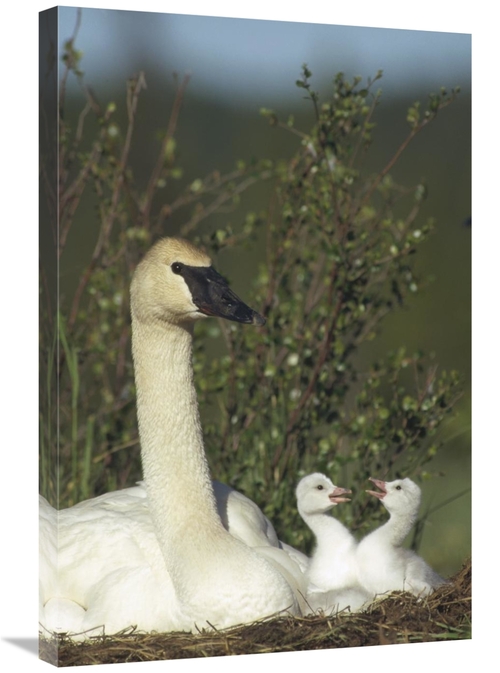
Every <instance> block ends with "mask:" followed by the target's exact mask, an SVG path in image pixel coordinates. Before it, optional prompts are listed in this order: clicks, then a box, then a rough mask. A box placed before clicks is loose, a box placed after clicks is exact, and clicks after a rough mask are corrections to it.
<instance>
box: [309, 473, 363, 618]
mask: <svg viewBox="0 0 500 673" xmlns="http://www.w3.org/2000/svg"><path fill="white" fill-rule="evenodd" d="M350 493H351V491H350V490H349V489H346V488H341V487H339V486H335V485H334V484H333V483H332V481H331V479H329V478H328V477H327V476H326V475H324V474H321V473H319V472H315V473H313V474H309V475H307V476H306V477H303V478H302V479H301V480H300V481H299V483H298V485H297V489H296V496H297V509H298V511H299V514H300V516H301V517H302V519H303V520H304V522H305V523H306V524H307V525H308V526H309V528H310V529H311V530H312V532H313V533H314V536H315V540H316V544H315V548H314V552H313V555H312V557H311V560H310V562H309V568H308V571H307V579H308V582H309V585H308V591H307V600H308V603H309V605H310V607H311V609H312V610H313V611H316V610H318V609H319V608H321V610H323V612H331V611H333V610H335V611H339V610H344V609H345V608H347V607H349V608H350V610H351V611H354V610H359V609H360V608H361V607H362V606H363V605H364V604H365V603H366V602H367V601H368V599H369V598H370V597H369V595H368V593H367V592H366V591H364V590H363V588H362V587H361V586H360V585H359V583H358V580H357V573H356V547H357V542H356V539H355V538H354V536H353V535H352V533H351V532H350V531H349V530H348V529H347V528H346V526H344V524H342V523H341V522H340V521H338V520H337V519H336V518H335V517H333V516H331V514H330V513H329V512H330V510H332V509H333V508H334V507H337V505H338V504H339V503H342V502H348V501H349V498H347V497H345V496H346V495H348V494H350Z"/></svg>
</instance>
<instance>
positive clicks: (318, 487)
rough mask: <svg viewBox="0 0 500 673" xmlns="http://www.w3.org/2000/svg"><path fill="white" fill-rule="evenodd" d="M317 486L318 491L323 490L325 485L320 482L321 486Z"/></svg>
mask: <svg viewBox="0 0 500 673" xmlns="http://www.w3.org/2000/svg"><path fill="white" fill-rule="evenodd" d="M316 488H317V489H318V491H322V490H323V488H324V487H323V486H322V485H321V484H319V486H316Z"/></svg>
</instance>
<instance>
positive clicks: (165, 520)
mask: <svg viewBox="0 0 500 673" xmlns="http://www.w3.org/2000/svg"><path fill="white" fill-rule="evenodd" d="M131 313H132V355H133V360H134V371H135V379H136V389H137V414H138V421H139V435H140V440H141V457H142V464H143V473H144V483H143V484H139V485H137V486H135V487H132V488H128V489H124V490H123V491H117V492H115V493H111V494H105V495H103V496H99V497H97V498H94V499H92V500H90V501H86V502H82V503H79V504H78V505H75V506H74V507H71V508H69V509H66V510H62V511H59V512H56V511H55V510H53V508H51V507H50V505H48V503H47V502H46V501H44V500H43V499H41V505H40V528H41V537H40V555H41V571H40V580H41V589H40V604H41V608H40V621H41V624H42V626H44V627H45V628H46V629H48V630H49V631H58V632H69V633H72V634H78V633H81V632H85V633H86V634H92V633H94V632H95V630H96V629H100V631H101V632H102V630H104V632H105V633H108V634H109V633H115V632H117V631H120V630H121V629H124V628H127V627H129V626H131V625H134V626H136V627H137V628H138V629H139V630H145V631H171V630H195V629H197V628H203V627H206V626H207V624H208V623H209V624H211V625H213V626H215V627H217V628H225V627H228V626H233V625H235V624H240V623H245V622H248V621H254V620H256V619H260V618H264V617H268V616H270V615H272V614H276V613H280V612H284V611H288V612H290V613H291V614H296V615H299V614H301V612H302V607H301V606H303V605H304V598H303V596H304V595H305V586H306V585H305V579H304V575H303V572H302V570H301V569H300V567H299V564H298V563H297V559H295V560H294V559H293V555H292V554H290V553H289V551H287V549H286V548H283V546H282V545H281V544H280V543H279V540H278V538H277V536H276V532H275V531H274V528H273V527H272V524H271V523H270V522H269V520H268V519H266V517H264V515H263V514H262V512H261V511H260V510H259V509H258V508H257V506H256V505H255V504H254V503H252V502H251V501H250V500H249V499H248V498H246V497H245V496H243V495H242V494H238V493H237V492H236V491H233V490H232V489H229V487H225V486H224V485H222V484H215V486H214V485H213V484H212V480H211V478H210V475H209V469H208V464H207V460H206V456H205V451H204V446H203V439H202V431H201V424H200V419H199V412H198V403H197V398H196V391H195V388H194V382H193V369H192V363H191V357H192V330H193V324H194V321H195V320H197V319H203V318H204V317H206V316H207V315H217V316H219V317H223V318H226V319H229V320H233V321H237V322H242V323H248V324H257V325H261V324H263V322H264V319H263V318H262V317H261V316H259V314H257V313H256V312H255V311H253V310H252V309H250V308H249V307H248V306H246V305H245V304H244V303H243V302H241V300H240V299H239V298H238V297H237V296H236V295H235V294H234V293H233V292H232V291H231V290H230V288H229V287H228V285H227V283H226V282H225V281H224V279H223V278H222V277H221V276H219V274H217V272H216V271H215V270H214V269H213V267H212V266H211V261H210V259H209V258H208V257H207V256H206V255H205V254H204V253H202V252H201V251H200V250H198V249H197V248H195V247H194V246H192V245H190V244H189V243H187V242H186V241H182V240H179V239H173V238H166V239H163V240H161V241H160V242H158V243H157V244H156V245H155V246H154V247H153V248H152V249H151V250H150V251H149V252H148V254H147V255H146V256H145V258H144V259H143V260H142V262H141V263H140V264H139V265H138V267H137V269H136V271H135V274H134V277H133V280H132V285H131ZM214 489H215V490H214ZM228 529H229V530H230V531H231V532H232V533H233V534H231V533H230V532H228ZM231 529H232V530H231ZM297 554H299V552H297ZM56 569H57V570H56Z"/></svg>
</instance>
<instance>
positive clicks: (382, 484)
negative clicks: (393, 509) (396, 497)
mask: <svg viewBox="0 0 500 673" xmlns="http://www.w3.org/2000/svg"><path fill="white" fill-rule="evenodd" d="M368 479H369V480H370V481H371V482H372V483H374V484H375V486H376V487H377V488H379V489H380V491H381V492H380V491H366V492H367V493H369V494H370V495H374V496H375V497H376V498H378V499H379V500H383V499H384V498H385V496H386V495H387V490H386V488H385V481H382V480H381V479H373V478H372V477H368Z"/></svg>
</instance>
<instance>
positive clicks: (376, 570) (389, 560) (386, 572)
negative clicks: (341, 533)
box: [356, 478, 446, 597]
mask: <svg viewBox="0 0 500 673" xmlns="http://www.w3.org/2000/svg"><path fill="white" fill-rule="evenodd" d="M370 481H372V482H373V483H374V484H375V486H376V487H377V488H378V489H380V490H379V491H367V493H370V494H371V495H373V496H375V497H376V498H378V499H379V500H380V501H381V502H382V504H383V505H384V507H385V508H386V509H387V511H388V512H389V514H390V517H389V520H388V521H387V522H386V523H385V524H383V525H382V526H380V527H379V528H377V529H376V530H374V531H373V532H372V533H370V534H368V535H367V536H366V537H365V538H364V539H363V540H361V542H360V543H359V545H358V550H357V554H356V557H357V570H358V580H359V582H360V584H361V585H362V586H363V587H364V588H365V589H366V590H367V591H368V592H369V593H370V594H371V596H372V597H375V596H376V595H378V594H383V593H387V592H389V591H408V592H410V593H412V594H414V595H416V596H425V595H428V594H429V593H431V592H432V591H433V590H434V589H435V588H437V587H438V586H440V585H442V584H445V583H446V581H445V580H444V579H443V578H442V577H441V576H440V575H438V574H437V573H436V572H435V571H434V570H433V569H432V568H431V567H430V566H429V565H427V563H426V562H425V561H424V560H423V559H422V558H421V557H420V556H418V555H417V554H416V553H415V552H414V551H411V550H409V549H405V548H403V547H402V546H401V545H402V544H403V541H404V539H405V538H406V536H407V535H408V533H409V532H410V530H411V528H412V527H413V525H414V524H415V522H416V520H417V515H418V510H419V507H420V499H421V491H420V488H419V487H418V486H417V484H415V483H414V482H413V481H412V480H411V479H408V478H406V479H396V480H395V481H389V482H388V481H382V480H380V479H372V478H370Z"/></svg>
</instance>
